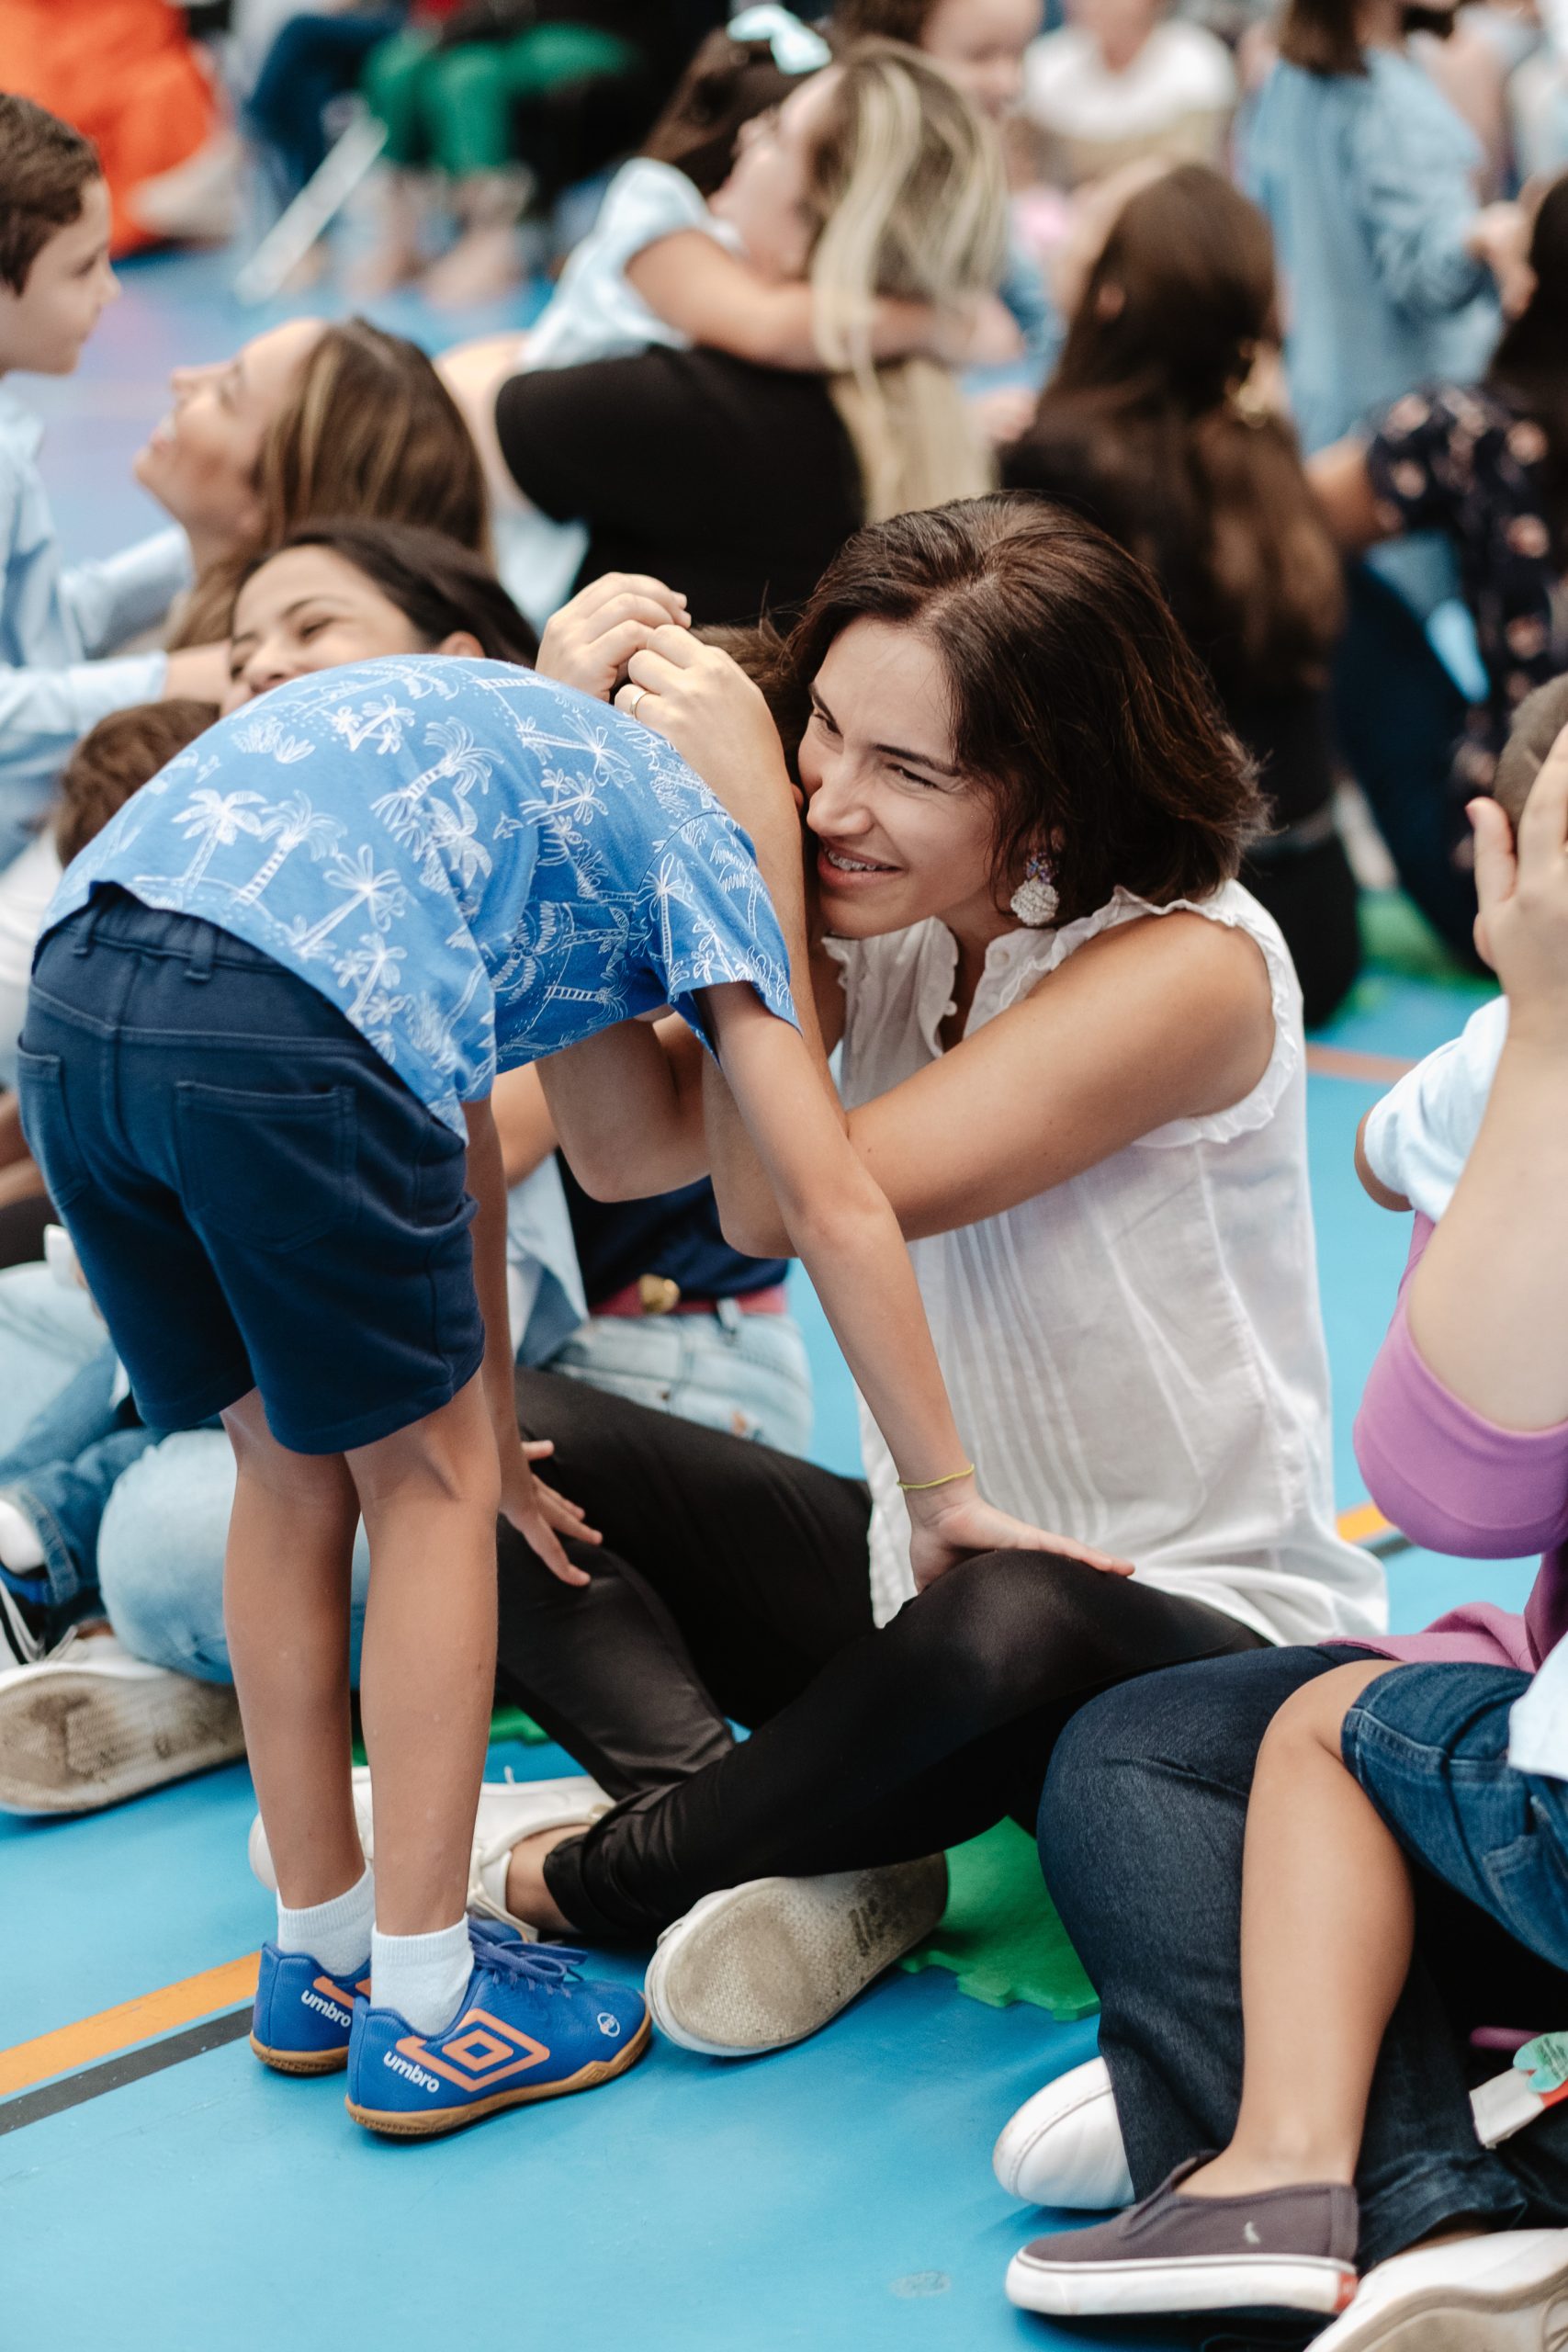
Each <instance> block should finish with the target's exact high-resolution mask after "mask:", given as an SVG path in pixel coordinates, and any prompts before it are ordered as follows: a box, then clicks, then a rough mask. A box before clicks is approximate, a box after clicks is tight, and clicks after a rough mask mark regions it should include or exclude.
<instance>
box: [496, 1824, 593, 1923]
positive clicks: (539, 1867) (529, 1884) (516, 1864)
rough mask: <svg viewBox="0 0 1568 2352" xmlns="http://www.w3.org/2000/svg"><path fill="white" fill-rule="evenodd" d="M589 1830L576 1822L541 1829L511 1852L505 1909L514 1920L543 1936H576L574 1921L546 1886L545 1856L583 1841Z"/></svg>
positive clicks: (507, 1874) (507, 1872) (522, 1840)
mask: <svg viewBox="0 0 1568 2352" xmlns="http://www.w3.org/2000/svg"><path fill="white" fill-rule="evenodd" d="M587 1826H588V1824H587V1822H586V1821H576V1822H568V1823H567V1824H566V1826H564V1828H563V1827H558V1828H555V1829H541V1830H539V1831H537V1832H536V1835H535V1836H534V1837H532V1838H523V1839H521V1840H520V1842H519V1843H518V1844H517V1845H515V1846H513V1849H512V1859H511V1860H510V1862H509V1863H508V1864H507V1868H506V1907H507V1909H508V1911H510V1913H511V1914H512V1917H513V1918H514V1919H521V1920H522V1921H523V1922H524V1924H525V1927H529V1928H537V1929H538V1931H539V1933H540V1935H542V1936H570V1935H571V1934H572V1933H573V1932H574V1930H573V1928H572V1924H571V1921H570V1919H569V1918H568V1917H567V1916H566V1914H565V1912H564V1911H562V1910H561V1909H560V1908H559V1907H558V1905H557V1903H556V1901H555V1898H554V1896H553V1895H552V1894H551V1893H550V1891H549V1888H548V1887H547V1885H546V1884H545V1856H546V1855H547V1853H550V1852H551V1851H552V1850H553V1849H555V1848H556V1847H557V1846H559V1845H561V1844H563V1843H564V1841H565V1840H566V1839H567V1838H581V1835H582V1833H583V1831H584V1830H585V1829H586V1828H587Z"/></svg>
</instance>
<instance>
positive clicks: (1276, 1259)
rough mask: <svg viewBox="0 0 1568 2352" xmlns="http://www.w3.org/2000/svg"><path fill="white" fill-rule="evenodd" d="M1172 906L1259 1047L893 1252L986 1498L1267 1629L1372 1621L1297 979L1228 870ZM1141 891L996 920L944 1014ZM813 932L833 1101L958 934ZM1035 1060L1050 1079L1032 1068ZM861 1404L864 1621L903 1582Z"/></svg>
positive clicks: (944, 983) (849, 1097) (930, 989)
mask: <svg viewBox="0 0 1568 2352" xmlns="http://www.w3.org/2000/svg"><path fill="white" fill-rule="evenodd" d="M1182 906H1183V910H1185V911H1187V912H1190V913H1195V914H1201V915H1203V916H1205V917H1206V918H1207V919H1208V920H1209V921H1210V922H1222V923H1226V924H1230V925H1233V926H1235V927H1236V928H1238V929H1240V930H1242V931H1245V932H1246V933H1247V934H1248V936H1249V937H1250V938H1252V939H1254V940H1256V941H1257V943H1258V947H1259V949H1260V950H1261V951H1262V954H1263V957H1264V960H1265V962H1266V963H1267V965H1268V967H1269V981H1270V984H1271V990H1272V995H1273V1006H1274V1048H1273V1052H1272V1054H1271V1055H1270V1057H1269V1067H1268V1069H1266V1070H1265V1071H1264V1073H1263V1076H1262V1078H1261V1079H1260V1080H1258V1084H1257V1086H1256V1087H1254V1089H1253V1090H1252V1091H1251V1093H1250V1094H1248V1095H1247V1096H1246V1097H1245V1098H1244V1100H1243V1101H1241V1102H1240V1103H1235V1105H1234V1106H1233V1107H1232V1108H1231V1109H1230V1110H1228V1111H1222V1112H1219V1113H1216V1114H1214V1115H1213V1116H1212V1117H1209V1118H1201V1119H1180V1120H1175V1121H1173V1122H1172V1123H1171V1124H1170V1125H1168V1126H1164V1127H1160V1128H1157V1129H1156V1130H1155V1131H1154V1132H1153V1133H1152V1134H1150V1135H1146V1136H1142V1137H1141V1138H1140V1140H1139V1141H1138V1142H1136V1143H1134V1144H1131V1145H1129V1146H1127V1147H1126V1148H1124V1149H1123V1150H1122V1151H1119V1152H1117V1153H1115V1154H1114V1155H1113V1156H1112V1157H1111V1159H1107V1160H1103V1161H1101V1162H1100V1165H1099V1166H1098V1167H1096V1168H1091V1169H1089V1170H1087V1171H1086V1173H1085V1174H1083V1175H1081V1176H1075V1177H1073V1178H1071V1179H1070V1180H1069V1181H1068V1182H1066V1183H1063V1184H1058V1185H1056V1186H1055V1187H1054V1188H1053V1189H1052V1190H1050V1191H1048V1192H1043V1193H1036V1194H1035V1195H1034V1197H1033V1198H1032V1200H1027V1201H1023V1202H1021V1203H1020V1204H1019V1205H1018V1206H1017V1207H1016V1208H1012V1209H1008V1210H1006V1211H1005V1212H1004V1213H1003V1214H1002V1215H1001V1216H993V1217H986V1218H984V1219H982V1220H981V1221H980V1222H979V1223H978V1224H976V1225H968V1226H962V1227H959V1228H958V1229H957V1230H956V1231H955V1232H952V1233H942V1234H936V1235H933V1236H932V1237H931V1238H929V1239H927V1240H922V1241H915V1242H911V1244H910V1245H909V1254H910V1256H911V1258H912V1259H913V1261H914V1265H915V1272H916V1275H917V1277H918V1279H919V1286H920V1295H921V1296H922V1298H923V1299H924V1301H925V1306H926V1313H927V1315H928V1317H930V1320H931V1331H932V1334H933V1337H934V1338H935V1340H936V1349H937V1354H938V1356H939V1358H940V1359H941V1363H942V1372H943V1374H944V1375H945V1377H946V1381H947V1385H948V1392H949V1394H950V1396H951V1397H952V1399H953V1410H954V1412H955V1413H956V1415H957V1419H958V1427H959V1430H960V1433H961V1435H962V1436H963V1439H964V1443H965V1444H966V1445H967V1446H968V1447H969V1448H970V1450H971V1452H972V1453H973V1454H974V1457H975V1461H976V1466H977V1468H978V1471H979V1476H980V1485H981V1488H982V1491H983V1492H984V1493H985V1495H986V1496H987V1498H988V1499H989V1500H990V1501H992V1502H994V1503H996V1504H998V1506H999V1507H1000V1508H1002V1509H1003V1510H1010V1511H1013V1512H1016V1513H1017V1514H1018V1516H1019V1517H1021V1518H1022V1519H1027V1520H1030V1521H1032V1522H1034V1523H1035V1524H1036V1525H1038V1526H1041V1527H1046V1528H1051V1529H1054V1530H1056V1531H1058V1532H1061V1533H1062V1534H1064V1535H1071V1536H1074V1537H1076V1538H1077V1540H1078V1541H1079V1542H1080V1543H1084V1544H1095V1545H1097V1546H1099V1547H1100V1549H1102V1550H1105V1551H1109V1552H1113V1553H1116V1554H1119V1555H1121V1556H1122V1558H1125V1559H1130V1560H1132V1561H1134V1563H1135V1564H1136V1568H1137V1573H1138V1575H1139V1576H1140V1577H1142V1578H1143V1579H1144V1581H1145V1583H1147V1584H1151V1585H1156V1586H1157V1587H1159V1588H1160V1589H1161V1590H1163V1591H1167V1592H1182V1593H1186V1594H1188V1595H1190V1598H1191V1599H1192V1600H1201V1601H1204V1602H1206V1603H1207V1604H1208V1605H1209V1606H1210V1607H1211V1608H1213V1609H1218V1610H1221V1611H1224V1614H1225V1615H1226V1616H1229V1617H1235V1618H1237V1619H1239V1621H1240V1622H1241V1623H1243V1624H1244V1625H1249V1626H1251V1627H1252V1629H1253V1630H1254V1631H1255V1632H1256V1633H1258V1634H1263V1635H1264V1636H1265V1637H1266V1638H1267V1639H1268V1640H1269V1641H1272V1642H1320V1641H1324V1640H1325V1639H1327V1638H1329V1637H1330V1636H1332V1635H1335V1634H1348V1635H1351V1636H1354V1637H1365V1636H1371V1635H1374V1634H1380V1633H1382V1631H1383V1630H1384V1629H1385V1626H1386V1623H1387V1608H1386V1600H1385V1594H1384V1588H1383V1577H1382V1569H1381V1568H1380V1566H1379V1565H1378V1563H1377V1561H1376V1560H1375V1559H1373V1558H1372V1557H1371V1555H1369V1554H1367V1553H1365V1552H1360V1551H1358V1550H1357V1549H1355V1547H1354V1546H1353V1545H1351V1544H1346V1543H1344V1542H1342V1541H1341V1539H1340V1537H1339V1536H1338V1534H1337V1532H1336V1529H1335V1516H1334V1495H1333V1485H1332V1474H1331V1440H1330V1426H1329V1406H1328V1363H1327V1355H1326V1351H1325V1344H1324V1337H1323V1326H1322V1320H1321V1316H1320V1312H1319V1307H1318V1296H1317V1264H1316V1252H1315V1249H1314V1238H1313V1224H1312V1206H1311V1202H1310V1198H1309V1195H1308V1191H1307V1159H1306V1070H1305V1059H1304V1049H1303V1035H1302V999H1301V989H1300V988H1299V986H1298V984H1297V981H1296V976H1295V972H1294V969H1293V967H1292V963H1291V959H1290V956H1289V953H1288V951H1287V949H1286V947H1285V944H1284V941H1283V940H1282V938H1281V937H1280V933H1279V931H1278V929H1277V928H1276V926H1275V924H1274V922H1273V921H1272V919H1271V918H1270V917H1269V915H1267V914H1266V913H1265V912H1264V910H1263V909H1262V908H1261V907H1260V906H1259V905H1258V901H1257V900H1256V899H1254V898H1252V897H1251V896H1250V895H1249V893H1248V892H1247V891H1246V890H1244V889H1243V888H1241V886H1240V884H1239V883H1230V884H1228V885H1227V886H1226V887H1225V888H1224V889H1223V890H1221V891H1219V892H1218V893H1217V894H1216V895H1215V896H1214V897H1213V898H1212V899H1205V900H1203V901H1201V902H1191V903H1189V902H1187V901H1183V902H1182ZM1162 911H1167V912H1169V911H1175V910H1160V909H1157V908H1152V907H1150V906H1148V905H1147V904H1146V903H1145V901H1143V900H1142V899H1134V898H1132V897H1130V896H1128V895H1127V894H1126V893H1125V892H1120V891H1119V892H1118V893H1117V895H1116V897H1115V898H1114V899H1112V900H1111V903H1110V905H1109V906H1105V907H1102V908H1101V909H1100V911H1099V912H1098V913H1097V914H1093V915H1089V916H1088V917H1086V918H1085V919H1084V920H1083V921H1082V922H1075V923H1069V924H1067V925H1066V927H1065V928H1064V929H1062V930H1060V931H1055V932H1047V931H1016V932H1010V933H1007V935H1006V936H1005V937H1003V938H1001V939H998V940H996V941H994V942H993V943H992V945H991V947H990V950H989V952H988V954H987V958H986V968H985V972H984V975H983V977H982V978H981V981H980V985H979V988H978V989H977V990H976V997H975V1003H974V1009H973V1011H972V1012H971V1013H970V1016H969V1023H968V1034H971V1035H972V1034H973V1033H974V1032H975V1031H976V1030H977V1029H979V1028H980V1027H982V1026H983V1024H984V1023H986V1022H987V1021H991V1020H994V1019H995V1018H996V1016H997V1014H998V1012H1005V1011H1006V1010H1007V1009H1008V1007H1009V1006H1010V1005H1012V1004H1015V1003H1017V1002H1018V1001H1019V999H1020V998H1021V997H1023V996H1026V995H1027V994H1028V993H1029V991H1030V989H1032V987H1033V986H1034V984H1035V983H1036V981H1038V980H1039V979H1040V978H1042V977H1043V975H1044V974H1045V973H1047V972H1050V971H1054V970H1055V967H1057V965H1059V964H1061V963H1063V962H1064V961H1065V960H1066V957H1067V956H1071V955H1072V954H1073V953H1074V952H1075V951H1076V950H1077V948H1079V947H1081V946H1082V945H1083V944H1084V942H1085V941H1086V940H1088V939H1092V938H1094V937H1096V936H1097V935H1098V934H1099V933H1100V932H1103V931H1110V930H1112V929H1114V928H1115V927H1116V926H1117V925H1118V924H1121V923H1124V922H1133V921H1134V919H1135V918H1137V917H1139V916H1142V915H1147V914H1155V915H1157V914H1158V913H1160V912H1162ZM828 945H829V950H830V952H831V953H832V955H833V956H834V959H835V961H836V962H837V963H838V964H839V965H840V967H841V976H842V980H843V987H844V993H845V999H846V1023H845V1030H844V1041H843V1056H842V1063H841V1078H840V1086H841V1091H842V1093H843V1098H844V1100H845V1102H846V1103H848V1104H849V1106H850V1107H851V1108H852V1109H854V1108H857V1107H858V1106H859V1105H860V1104H862V1103H867V1102H869V1101H871V1100H872V1099H873V1098H874V1096H876V1095H879V1094H885V1093H886V1092H887V1091H888V1090H889V1089H890V1088H892V1087H895V1086H897V1085H898V1084H900V1083H901V1082H902V1080H905V1079H907V1078H910V1077H912V1076H913V1075H914V1073H915V1072H916V1071H917V1070H919V1069H923V1068H924V1067H925V1066H926V1065H927V1064H928V1063H929V1062H931V1061H934V1060H936V1059H937V1057H939V1056H940V1055H941V1053H942V1041H941V1035H940V1031H941V1024H942V1021H943V1020H944V1019H945V1018H946V1016H947V1014H948V1013H949V1012H950V1011H951V1010H952V1006H953V978H954V973H955V969H956V964H957V945H956V942H955V941H954V940H953V934H952V933H951V932H949V931H948V930H947V929H946V928H945V926H944V925H942V923H940V922H924V923H918V924H915V925H914V926H913V927H912V928H910V929H909V930H908V931H904V932H898V933H893V934H891V935H889V936H887V937H886V938H881V939H866V940H829V943H828ZM1039 1082H1040V1084H1041V1085H1042V1086H1043V1087H1044V1086H1049V1084H1050V1072H1049V1070H1048V1069H1042V1070H1041V1072H1040V1080H1039ZM861 1422H862V1442H863V1450H864V1456H865V1463H866V1471H867V1476H869V1478H870V1481H871V1488H872V1495H873V1498H874V1505H875V1509H874V1518H873V1522H872V1537H871V1549H872V1593H873V1599H874V1605H875V1610H876V1616H877V1621H878V1623H886V1620H887V1619H888V1618H889V1617H891V1616H892V1615H893V1614H894V1613H895V1611H897V1609H898V1608H900V1607H901V1606H902V1604H903V1602H904V1601H905V1600H907V1599H908V1596H909V1594H910V1592H911V1591H912V1590H913V1585H912V1582H911V1579H910V1575H909V1566H908V1537H909V1527H908V1516H907V1514H906V1511H905V1509H904V1503H903V1498H902V1497H901V1495H900V1494H899V1492H898V1487H897V1478H896V1475H895V1472H894V1466H893V1463H892V1460H891V1457H890V1456H889V1454H888V1452H887V1449H886V1446H885V1445H884V1443H883V1442H882V1439H881V1437H880V1435H879V1434H878V1432H877V1430H876V1429H875V1426H874V1423H873V1422H872V1420H871V1419H870V1416H869V1415H868V1414H867V1413H866V1412H865V1411H864V1408H862V1414H861Z"/></svg>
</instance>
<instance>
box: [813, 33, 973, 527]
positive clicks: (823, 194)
mask: <svg viewBox="0 0 1568 2352" xmlns="http://www.w3.org/2000/svg"><path fill="white" fill-rule="evenodd" d="M834 70H835V73H836V77H837V78H836V84H835V87H834V90H833V94H832V103H831V106H830V107H829V112H828V115H827V119H826V121H825V124H824V127H823V130H822V132H821V135H820V137H819V138H818V141H817V145H816V148H815V150H814V153H813V154H812V158H811V162H810V165H809V167H808V173H807V207H808V209H809V210H810V211H811V213H812V214H813V215H814V216H815V218H816V220H817V223H818V227H817V231H816V235H815V238H814V240H813V243H812V247H811V257H810V264H809V269H808V273H807V274H808V277H809V280H810V284H811V288H812V295H813V310H814V319H815V325H816V333H817V341H818V348H819V350H820V351H821V354H822V357H823V361H824V364H825V365H826V366H827V367H828V368H829V369H830V370H831V371H832V382H831V386H830V389H831V391H832V395H833V400H834V402H835V404H836V406H837V408H838V410H839V413H840V416H841V417H842V418H843V421H844V425H845V429H846V430H847V432H848V433H849V435H850V438H851V440H852V443H853V444H854V448H855V454H856V456H857V458H859V461H860V469H861V476H862V482H863V490H864V494H865V511H866V519H867V520H868V521H869V522H879V521H882V520H883V519H884V518H886V516H887V515H901V514H904V513H907V512H908V510H909V509H911V508H914V507H923V506H940V505H942V503H944V502H945V501H946V500H948V499H950V498H971V497H974V496H976V495H977V494H978V493H979V492H982V491H984V490H987V489H989V488H990V487H991V484H992V481H993V472H992V467H991V462H990V458H989V454H988V452H987V450H986V448H985V447H984V445H983V443H982V441H981V439H980V436H979V435H978V434H977V433H976V430H975V428H974V426H973V425H972V424H971V422H970V420H969V416H968V413H967V411H966V410H965V408H964V402H963V400H962V397H961V396H960V393H959V390H958V386H957V384H956V383H955V381H954V380H953V375H952V372H951V371H950V370H949V369H948V368H943V367H942V366H940V365H939V364H938V363H937V362H936V361H935V360H932V359H923V358H910V359H902V360H896V361H888V362H884V363H882V364H880V365H878V364H876V363H875V362H874V360H873V358H872V356H871V318H872V309H873V305H874V301H875V300H876V298H877V297H878V296H879V295H887V296H892V297H894V298H896V299H897V300H904V301H912V302H929V303H931V304H933V305H934V306H935V307H937V308H938V309H942V310H948V311H955V312H957V311H963V310H964V308H965V307H966V306H967V305H969V304H971V303H973V302H974V301H975V300H976V298H978V297H979V296H981V295H985V294H989V293H992V292H994V291H995V289H996V285H997V281H998V277H999V276H1000V274H1001V267H1002V256H1003V246H1004V241H1005V237H1006V225H1007V209H1006V208H1007V190H1006V181H1005V177H1004V174H1003V169H1002V158H1001V149H1000V145H999V143H998V139H997V136H996V132H995V130H993V128H992V126H991V125H990V124H989V123H988V122H987V121H986V119H985V118H984V117H983V116H982V115H981V114H980V112H979V110H978V108H977V107H975V106H973V105H972V104H971V103H970V101H969V99H968V98H966V97H965V96H964V94H963V92H962V91H961V90H959V89H958V88H957V87H956V86H955V85H954V84H953V83H952V82H951V81H949V79H948V77H947V75H946V74H943V73H942V71H941V69H940V68H939V67H938V66H935V65H933V64H931V62H930V60H929V59H927V58H925V57H922V56H921V55H920V53H919V51H917V50H913V49H908V48H906V47H905V46H904V44H903V43H902V42H900V41H891V40H864V41H857V42H856V43H855V44H854V46H853V47H852V48H851V49H849V50H848V51H845V53H844V55H843V57H842V58H841V59H840V61H839V62H838V63H837V65H836V67H835V69H834Z"/></svg>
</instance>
